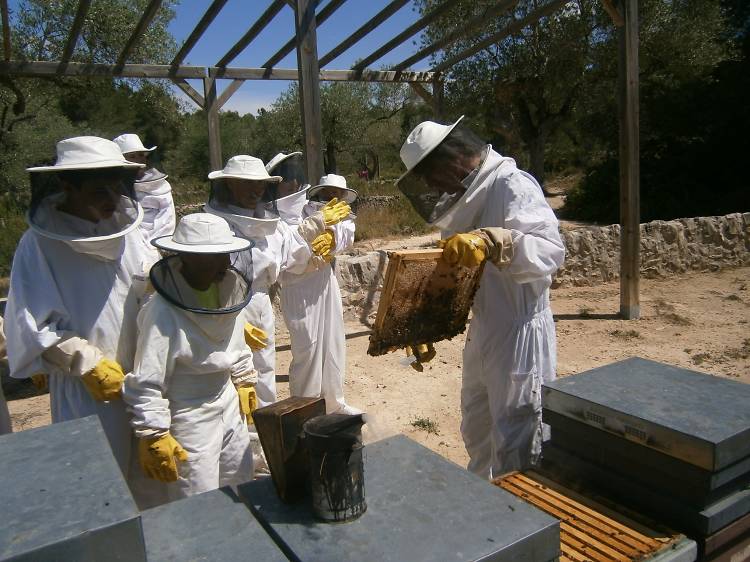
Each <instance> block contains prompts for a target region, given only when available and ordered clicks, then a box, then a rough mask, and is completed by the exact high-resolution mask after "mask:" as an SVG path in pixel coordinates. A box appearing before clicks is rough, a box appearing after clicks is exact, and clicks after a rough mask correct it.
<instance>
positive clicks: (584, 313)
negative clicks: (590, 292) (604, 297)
mask: <svg viewBox="0 0 750 562" xmlns="http://www.w3.org/2000/svg"><path fill="white" fill-rule="evenodd" d="M593 312H594V309H593V308H589V307H588V306H582V307H581V308H579V309H578V314H579V316H582V317H583V318H588V317H589V316H591V314H592V313H593Z"/></svg>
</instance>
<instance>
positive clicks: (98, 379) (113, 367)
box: [81, 359, 125, 402]
mask: <svg viewBox="0 0 750 562" xmlns="http://www.w3.org/2000/svg"><path fill="white" fill-rule="evenodd" d="M124 379H125V373H123V372H122V367H120V364H119V363H118V362H117V361H112V360H111V359H102V360H101V361H99V363H97V364H96V367H94V368H93V369H91V370H90V371H89V372H88V373H86V374H84V375H83V376H82V377H81V381H82V382H83V384H84V386H85V387H86V390H88V391H89V394H90V395H91V397H92V398H93V399H94V400H98V401H99V402H105V401H107V400H115V399H117V398H120V396H121V394H122V381H123V380H124Z"/></svg>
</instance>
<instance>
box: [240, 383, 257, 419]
mask: <svg viewBox="0 0 750 562" xmlns="http://www.w3.org/2000/svg"><path fill="white" fill-rule="evenodd" d="M237 396H239V397H240V411H241V412H242V413H243V414H245V417H246V418H247V421H248V423H253V419H252V418H251V417H250V416H251V414H252V413H253V412H254V411H255V410H257V409H258V395H257V393H256V392H255V387H254V386H253V385H249V384H248V385H245V386H238V387H237Z"/></svg>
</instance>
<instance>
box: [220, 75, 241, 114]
mask: <svg viewBox="0 0 750 562" xmlns="http://www.w3.org/2000/svg"><path fill="white" fill-rule="evenodd" d="M244 83H245V81H244V80H232V82H231V83H230V84H229V86H227V87H226V88H225V89H224V91H223V92H221V95H220V96H219V99H218V100H216V105H217V106H218V109H221V108H222V107H224V104H225V103H227V102H228V101H229V98H231V97H232V96H233V95H234V93H235V92H236V91H237V90H239V89H240V87H241V86H242V85H243V84H244Z"/></svg>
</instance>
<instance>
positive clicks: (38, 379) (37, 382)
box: [31, 373, 49, 392]
mask: <svg viewBox="0 0 750 562" xmlns="http://www.w3.org/2000/svg"><path fill="white" fill-rule="evenodd" d="M31 382H33V383H34V386H35V387H36V389H37V390H38V391H39V392H46V391H47V390H49V383H48V382H47V375H45V374H44V373H38V374H36V375H31Z"/></svg>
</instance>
